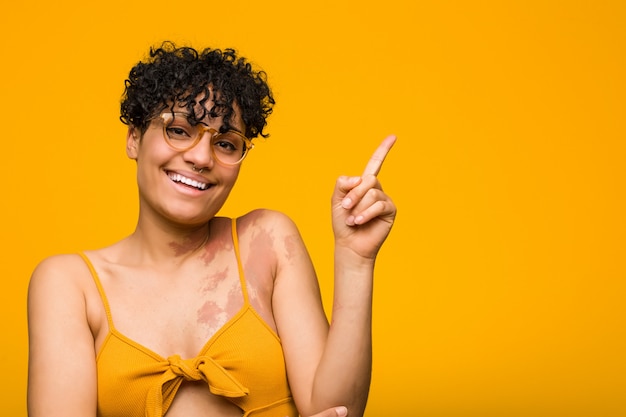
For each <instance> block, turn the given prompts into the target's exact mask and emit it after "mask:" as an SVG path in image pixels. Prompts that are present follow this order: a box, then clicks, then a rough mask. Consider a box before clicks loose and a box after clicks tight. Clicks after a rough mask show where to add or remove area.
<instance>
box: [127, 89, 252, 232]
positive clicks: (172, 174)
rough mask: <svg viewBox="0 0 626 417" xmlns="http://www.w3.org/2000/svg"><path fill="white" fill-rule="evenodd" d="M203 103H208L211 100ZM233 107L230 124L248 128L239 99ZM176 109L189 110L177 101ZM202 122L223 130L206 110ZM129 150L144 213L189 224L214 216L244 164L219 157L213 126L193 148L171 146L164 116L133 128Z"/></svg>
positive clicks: (218, 121) (201, 221)
mask: <svg viewBox="0 0 626 417" xmlns="http://www.w3.org/2000/svg"><path fill="white" fill-rule="evenodd" d="M205 106H206V107H207V109H210V108H211V107H212V106H213V101H212V100H210V101H208V102H207V103H206V104H205ZM233 107H234V109H233V110H234V111H233V115H232V118H231V120H230V126H231V127H232V128H233V129H235V130H238V131H240V132H245V125H244V123H243V120H242V118H241V111H240V109H239V107H238V106H237V105H234V106H233ZM166 111H168V112H169V111H170V110H166ZM174 111H175V112H183V113H186V112H187V110H186V109H184V108H178V107H174ZM198 113H199V114H200V113H202V112H198ZM208 113H210V112H206V114H208ZM201 122H202V123H203V124H205V125H206V126H208V127H210V128H213V129H215V130H217V131H219V129H220V127H221V126H222V124H223V118H222V116H217V117H211V116H206V117H205V118H204V119H202V120H201ZM127 153H128V156H129V157H130V158H131V159H135V160H136V161H137V184H138V187H139V196H140V208H141V211H140V216H157V217H161V218H165V219H166V221H169V222H172V223H176V224H184V225H190V226H192V225H202V224H204V223H206V222H207V221H209V220H210V219H211V218H212V217H213V216H215V214H216V213H217V212H218V211H219V209H220V208H221V207H222V205H223V204H224V202H225V201H226V198H227V197H228V195H229V194H230V191H231V190H232V188H233V186H234V185H235V182H236V180H237V177H238V175H239V170H240V167H241V165H240V164H238V165H233V166H226V165H220V164H219V163H217V162H216V160H215V157H214V156H213V154H212V152H211V143H210V133H209V132H205V133H204V136H203V137H202V139H201V140H200V141H199V142H198V144H197V145H196V146H194V147H193V148H191V149H189V150H186V151H177V150H174V149H172V148H171V147H170V146H169V145H168V144H167V142H166V141H165V138H164V132H163V122H162V119H161V118H160V117H157V118H155V119H154V120H153V121H152V122H151V123H150V125H149V126H148V128H147V130H146V131H145V133H144V134H143V137H140V131H139V129H135V128H132V127H131V128H130V129H129V131H128V137H127Z"/></svg>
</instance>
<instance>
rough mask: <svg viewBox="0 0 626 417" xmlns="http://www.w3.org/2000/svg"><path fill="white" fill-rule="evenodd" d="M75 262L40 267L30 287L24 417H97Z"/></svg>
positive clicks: (53, 261) (67, 259)
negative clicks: (25, 410) (26, 404)
mask: <svg viewBox="0 0 626 417" xmlns="http://www.w3.org/2000/svg"><path fill="white" fill-rule="evenodd" d="M74 258H75V257H73V256H58V257H53V258H49V259H47V260H45V261H43V262H42V263H41V264H40V265H39V266H38V267H37V268H36V269H35V271H34V272H33V275H32V278H31V281H30V286H29V290H28V333H29V362H28V415H29V417H95V416H96V366H95V353H94V339H93V336H92V333H91V330H90V327H89V324H88V321H87V308H86V301H85V293H84V289H83V288H82V285H81V280H80V279H79V278H78V277H79V276H80V274H81V272H82V271H81V268H80V264H79V263H77V262H76V259H74Z"/></svg>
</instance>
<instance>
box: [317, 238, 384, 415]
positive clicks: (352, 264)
mask: <svg viewBox="0 0 626 417" xmlns="http://www.w3.org/2000/svg"><path fill="white" fill-rule="evenodd" d="M373 271H374V260H373V259H364V258H362V257H360V256H358V255H356V254H355V253H354V252H353V251H351V250H350V249H346V248H335V290H334V301H333V310H332V322H331V325H330V330H329V333H328V339H327V342H326V346H325V349H324V353H323V355H322V358H321V361H320V364H319V367H318V369H317V372H316V375H315V381H314V385H313V395H312V398H311V401H312V405H313V406H314V407H315V408H316V409H322V408H326V407H330V406H333V405H339V404H343V405H346V406H347V407H348V409H349V415H350V416H360V415H362V414H363V411H364V410H365V405H366V403H367V397H368V393H369V386H370V380H371V368H372V332H371V329H372V287H373Z"/></svg>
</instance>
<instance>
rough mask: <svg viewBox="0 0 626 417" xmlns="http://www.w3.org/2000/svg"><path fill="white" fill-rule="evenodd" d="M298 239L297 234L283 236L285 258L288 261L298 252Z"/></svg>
mask: <svg viewBox="0 0 626 417" xmlns="http://www.w3.org/2000/svg"><path fill="white" fill-rule="evenodd" d="M299 240H300V239H298V236H295V235H291V236H287V237H285V242H284V244H285V257H286V258H287V260H289V261H290V260H291V259H292V258H293V257H294V256H295V255H296V254H297V253H298V246H299V244H298V243H299Z"/></svg>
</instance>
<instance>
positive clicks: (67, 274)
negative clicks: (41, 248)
mask: <svg viewBox="0 0 626 417" xmlns="http://www.w3.org/2000/svg"><path fill="white" fill-rule="evenodd" d="M88 276H89V269H88V267H87V265H86V264H85V262H84V261H83V260H82V259H81V257H80V256H79V255H77V254H67V255H54V256H51V257H48V258H46V259H44V260H42V261H41V262H40V263H39V264H38V265H37V266H36V267H35V269H34V271H33V273H32V275H31V279H30V284H29V299H32V298H33V297H37V296H38V295H39V293H40V292H43V294H41V295H42V296H44V297H49V296H54V295H60V294H62V293H64V294H67V293H68V292H70V291H72V292H73V291H80V290H81V289H84V288H83V287H84V285H85V282H86V280H85V278H86V277H88Z"/></svg>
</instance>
